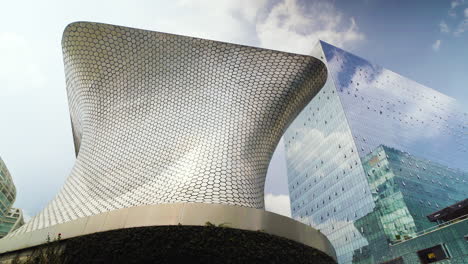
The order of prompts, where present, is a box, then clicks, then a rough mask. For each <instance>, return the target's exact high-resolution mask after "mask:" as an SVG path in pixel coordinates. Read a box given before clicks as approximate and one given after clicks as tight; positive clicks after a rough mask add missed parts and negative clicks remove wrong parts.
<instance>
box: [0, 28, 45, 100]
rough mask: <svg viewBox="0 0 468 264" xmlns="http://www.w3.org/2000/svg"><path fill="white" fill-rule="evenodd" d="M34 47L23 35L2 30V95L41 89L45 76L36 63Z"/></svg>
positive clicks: (0, 80) (21, 93) (0, 44)
mask: <svg viewBox="0 0 468 264" xmlns="http://www.w3.org/2000/svg"><path fill="white" fill-rule="evenodd" d="M33 55H34V54H33V52H32V48H31V47H30V45H29V43H28V41H27V40H26V39H25V38H24V37H23V36H21V35H19V34H16V33H11V32H0V58H2V59H1V60H2V61H1V63H0V83H1V84H2V95H3V96H11V95H15V96H17V95H18V94H20V95H23V94H25V93H26V92H27V90H30V89H40V88H42V87H43V85H44V83H45V76H44V74H43V73H42V71H41V69H40V67H39V66H38V65H37V64H35V63H34V59H33V57H34V56H33Z"/></svg>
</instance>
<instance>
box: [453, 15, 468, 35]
mask: <svg viewBox="0 0 468 264" xmlns="http://www.w3.org/2000/svg"><path fill="white" fill-rule="evenodd" d="M465 31H468V18H465V19H463V20H462V21H461V22H460V23H459V24H458V26H457V27H456V28H455V30H454V31H453V35H455V36H456V37H459V36H460V35H461V34H463V33H464V32H465Z"/></svg>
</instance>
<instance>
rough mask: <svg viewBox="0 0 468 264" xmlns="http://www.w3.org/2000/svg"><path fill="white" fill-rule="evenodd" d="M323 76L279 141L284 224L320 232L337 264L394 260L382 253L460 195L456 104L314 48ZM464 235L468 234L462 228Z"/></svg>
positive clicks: (466, 157)
mask: <svg viewBox="0 0 468 264" xmlns="http://www.w3.org/2000/svg"><path fill="white" fill-rule="evenodd" d="M312 55H313V56H315V57H318V58H321V59H322V60H323V61H324V62H325V63H326V65H327V67H328V71H329V76H328V80H327V83H326V85H325V87H324V88H322V90H321V92H320V94H318V95H317V96H315V98H314V99H313V100H312V101H311V102H310V103H309V105H308V106H307V107H306V108H305V109H304V110H303V111H302V113H301V114H300V115H299V117H298V118H297V119H296V120H295V121H294V122H293V123H292V124H291V126H290V127H289V129H288V130H287V131H286V133H285V135H284V140H285V149H286V159H287V168H288V185H289V191H290V199H291V211H292V217H293V218H295V219H297V220H300V221H302V222H304V223H307V224H310V225H312V226H314V227H316V228H318V229H320V230H321V232H323V233H324V234H325V235H327V236H328V238H329V239H330V240H331V242H332V244H333V245H334V247H335V250H336V252H337V255H338V260H339V262H340V263H381V262H385V261H386V260H389V259H392V258H393V257H394V255H393V254H397V252H396V251H395V252H393V251H392V252H393V253H392V252H390V250H389V248H388V247H389V245H391V244H392V243H398V241H400V240H404V239H409V238H411V237H413V236H415V235H416V233H418V232H420V231H422V230H424V229H427V228H430V227H431V226H433V225H435V223H432V222H429V221H428V220H427V218H426V215H428V214H430V213H433V212H435V211H438V210H440V209H441V208H444V207H446V206H449V205H451V204H454V203H455V202H457V201H459V200H463V199H465V198H466V197H467V194H468V182H467V181H468V173H467V171H468V128H467V125H468V116H467V113H463V112H462V111H461V110H460V109H461V108H460V105H459V103H458V102H457V101H456V100H454V99H453V98H450V97H448V96H446V95H443V94H441V93H439V92H437V91H435V90H432V89H430V88H427V87H425V86H423V85H421V84H418V83H416V82H414V81H412V80H409V79H407V78H404V77H402V76H400V75H398V74H396V73H394V72H391V71H389V70H387V69H384V68H382V67H380V66H377V65H375V64H372V63H369V62H368V61H366V60H364V59H362V58H359V57H357V56H355V55H353V54H350V53H348V52H346V51H343V50H341V49H339V48H336V47H334V46H332V45H330V44H327V43H325V42H322V41H320V42H319V43H318V44H317V46H316V47H315V48H314V50H313V54H312ZM466 228H467V232H468V226H467V227H466Z"/></svg>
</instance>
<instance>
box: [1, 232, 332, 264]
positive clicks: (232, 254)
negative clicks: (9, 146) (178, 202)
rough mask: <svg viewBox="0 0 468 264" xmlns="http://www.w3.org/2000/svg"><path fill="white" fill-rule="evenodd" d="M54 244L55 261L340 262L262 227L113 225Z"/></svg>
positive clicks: (34, 253) (25, 258) (11, 255)
mask: <svg viewBox="0 0 468 264" xmlns="http://www.w3.org/2000/svg"><path fill="white" fill-rule="evenodd" d="M55 246H62V250H61V251H57V254H56V255H53V256H51V258H54V260H55V261H58V262H57V263H315V264H321V263H336V262H335V261H334V260H333V259H332V258H330V257H329V256H327V255H325V254H324V253H322V252H320V251H318V250H316V249H314V248H312V247H308V246H305V245H302V244H300V243H297V242H294V241H292V240H288V239H285V238H281V237H278V236H274V235H270V234H266V233H263V232H261V231H257V232H255V231H246V230H240V229H233V228H223V227H214V226H159V227H141V228H131V229H121V230H113V231H108V232H103V233H96V234H91V235H87V236H81V237H76V238H72V239H69V240H66V241H61V242H59V244H58V245H57V244H55ZM40 251H41V248H37V249H36V251H35V252H34V251H29V255H30V256H32V257H26V256H24V254H23V258H22V260H21V261H20V263H24V262H26V261H35V258H36V259H37V258H39V259H40V256H43V255H45V254H40ZM42 251H43V252H51V250H49V251H47V250H45V249H42ZM16 254H17V253H16ZM14 255H15V253H11V254H10V255H9V256H3V260H6V258H9V259H10V260H13V259H14V257H13V256H14ZM57 255H58V258H55V256H57ZM0 261H2V259H0ZM8 262H10V261H8ZM52 263H54V262H52Z"/></svg>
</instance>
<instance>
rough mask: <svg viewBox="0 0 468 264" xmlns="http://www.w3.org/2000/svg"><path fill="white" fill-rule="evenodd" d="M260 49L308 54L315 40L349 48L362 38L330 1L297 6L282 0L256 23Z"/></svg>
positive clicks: (293, 2) (355, 25) (352, 22)
mask: <svg viewBox="0 0 468 264" xmlns="http://www.w3.org/2000/svg"><path fill="white" fill-rule="evenodd" d="M256 29H257V34H258V38H259V41H260V44H261V46H262V47H265V48H271V49H277V50H283V51H289V52H296V53H303V54H308V53H309V52H310V51H311V49H312V47H313V45H314V44H315V42H316V41H317V40H318V39H322V40H324V41H327V42H330V43H332V44H334V45H337V46H341V47H343V46H348V45H352V44H354V43H356V42H359V41H361V40H363V39H364V34H363V33H362V32H360V31H359V28H358V26H357V24H356V21H355V19H354V18H353V17H350V18H345V17H344V14H343V13H342V12H340V11H338V10H336V8H335V7H334V6H333V5H332V4H331V3H329V2H324V1H316V2H312V3H310V5H309V6H307V7H305V6H300V5H299V4H298V2H297V0H284V1H282V2H280V3H278V4H276V5H274V6H273V7H272V9H271V11H270V12H269V13H268V14H267V15H266V16H265V17H264V18H263V19H260V20H259V21H257V25H256Z"/></svg>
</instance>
